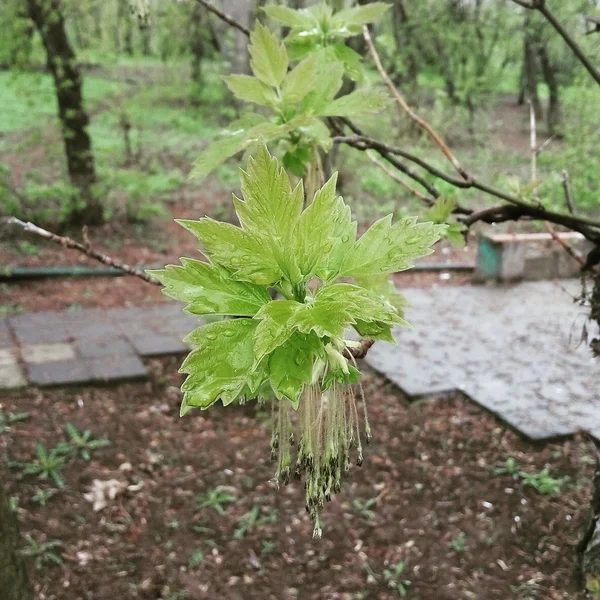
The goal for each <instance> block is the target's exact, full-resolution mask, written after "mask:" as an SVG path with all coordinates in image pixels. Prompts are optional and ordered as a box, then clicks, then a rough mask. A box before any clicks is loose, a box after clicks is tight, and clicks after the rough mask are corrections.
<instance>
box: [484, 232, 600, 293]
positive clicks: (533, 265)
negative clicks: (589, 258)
mask: <svg viewBox="0 0 600 600" xmlns="http://www.w3.org/2000/svg"><path fill="white" fill-rule="evenodd" d="M556 235H558V236H559V237H560V239H561V240H563V241H564V242H566V243H567V244H569V245H570V246H572V247H573V249H574V250H575V251H576V252H579V253H581V254H582V255H583V256H585V254H586V252H587V251H588V250H589V244H588V242H587V240H586V239H585V238H584V237H583V235H582V234H580V233H577V232H564V233H563V232H561V233H557V234H556ZM579 269H580V265H579V264H578V263H577V261H575V260H573V258H572V257H571V256H569V254H568V253H567V252H566V251H565V249H564V248H563V247H561V246H560V245H559V244H558V243H557V242H556V240H554V239H553V238H552V236H551V235H550V234H549V233H514V234H512V233H498V234H485V235H482V236H481V237H480V238H479V242H478V247H477V264H476V267H475V273H474V276H473V279H474V281H478V282H485V281H490V280H495V281H518V280H529V281H541V280H549V279H565V278H573V277H577V276H578V274H579Z"/></svg>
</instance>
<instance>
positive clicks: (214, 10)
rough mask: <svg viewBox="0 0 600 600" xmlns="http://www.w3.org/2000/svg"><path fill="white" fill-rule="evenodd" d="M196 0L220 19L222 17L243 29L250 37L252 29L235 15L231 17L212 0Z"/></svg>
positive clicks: (240, 29) (237, 27)
mask: <svg viewBox="0 0 600 600" xmlns="http://www.w3.org/2000/svg"><path fill="white" fill-rule="evenodd" d="M196 2H198V4H201V5H202V6H204V8H206V10H208V11H210V12H211V13H213V15H216V16H217V17H219V19H221V21H224V22H225V23H227V24H228V25H231V26H232V27H235V29H237V30H238V31H241V32H242V33H243V34H244V35H246V36H248V37H250V30H249V29H248V28H247V27H244V26H243V25H242V24H241V23H239V22H238V21H236V20H235V19H234V18H233V17H230V16H229V15H228V14H227V13H224V12H223V11H222V10H219V9H218V8H217V7H216V6H213V5H212V4H211V3H210V2H206V0H196Z"/></svg>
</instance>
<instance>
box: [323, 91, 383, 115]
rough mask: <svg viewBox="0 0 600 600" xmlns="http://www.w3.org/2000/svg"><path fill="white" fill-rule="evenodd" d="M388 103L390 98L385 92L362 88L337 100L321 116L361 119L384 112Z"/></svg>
mask: <svg viewBox="0 0 600 600" xmlns="http://www.w3.org/2000/svg"><path fill="white" fill-rule="evenodd" d="M388 101H389V98H388V96H387V94H386V93H385V92H384V91H383V90H373V89H369V88H361V89H359V90H355V91H354V92H351V93H350V94H347V95H346V96H341V97H340V98H337V99H336V100H334V101H333V102H331V103H329V104H328V105H327V106H326V107H325V108H323V109H322V110H321V111H320V112H319V114H320V115H323V116H326V117H352V118H354V117H360V116H363V115H368V114H372V113H375V112H379V111H381V110H383V109H384V108H385V107H386V106H387V104H388Z"/></svg>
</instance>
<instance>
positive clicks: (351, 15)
mask: <svg viewBox="0 0 600 600" xmlns="http://www.w3.org/2000/svg"><path fill="white" fill-rule="evenodd" d="M391 6H392V5H391V4H386V3H384V2H369V3H367V4H364V5H362V6H353V7H351V8H345V9H344V10H340V11H339V12H337V13H336V14H335V15H333V18H332V19H331V24H332V26H333V27H337V28H340V29H341V28H346V27H361V26H362V25H367V24H368V23H373V22H374V21H376V20H377V19H379V18H380V17H381V16H382V15H383V14H384V13H385V12H386V11H387V10H389V8H391Z"/></svg>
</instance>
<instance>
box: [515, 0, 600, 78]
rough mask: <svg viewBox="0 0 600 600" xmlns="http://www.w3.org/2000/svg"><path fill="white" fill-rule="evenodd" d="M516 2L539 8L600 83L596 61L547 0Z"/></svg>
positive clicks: (531, 7) (531, 8)
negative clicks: (588, 54) (547, 3)
mask: <svg viewBox="0 0 600 600" xmlns="http://www.w3.org/2000/svg"><path fill="white" fill-rule="evenodd" d="M512 1H513V2H514V3H515V4H518V5H519V6H522V7H523V8H526V9H528V10H538V11H539V12H541V13H542V15H544V17H545V19H546V21H548V23H550V25H552V27H554V29H555V30H556V32H557V33H558V35H560V37H562V39H563V40H564V41H565V43H566V44H567V46H569V48H571V50H572V51H573V54H574V55H575V56H576V57H577V59H578V60H579V62H580V63H581V64H582V65H583V66H584V67H585V68H586V70H587V72H588V73H589V74H590V75H591V76H592V77H593V78H594V80H595V81H596V83H597V84H598V85H600V71H599V70H598V69H597V68H596V66H595V65H594V63H593V62H592V61H591V60H590V59H589V58H588V57H587V56H586V55H585V53H584V52H583V50H582V49H581V48H580V47H579V45H578V44H577V42H576V41H575V40H574V39H573V37H572V36H571V34H570V33H569V32H568V31H567V30H566V29H565V28H564V27H563V25H562V24H561V23H560V22H559V21H558V19H557V18H556V17H555V16H554V14H553V13H552V12H550V9H549V8H548V7H547V6H546V1H545V0H531V1H530V2H525V1H524V0H512Z"/></svg>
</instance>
